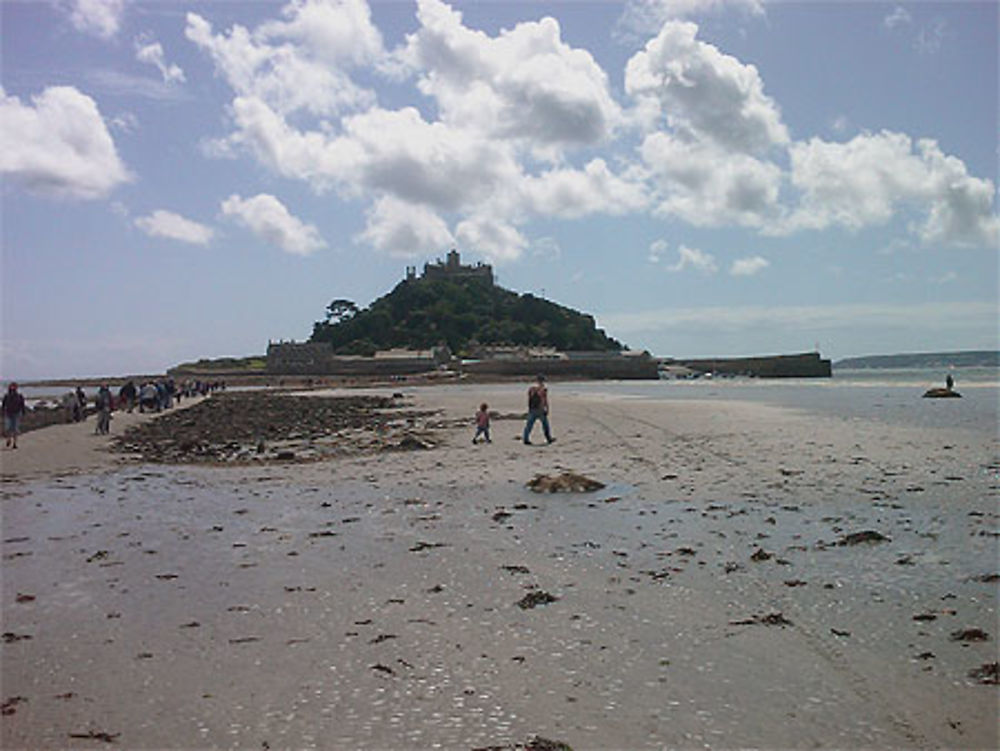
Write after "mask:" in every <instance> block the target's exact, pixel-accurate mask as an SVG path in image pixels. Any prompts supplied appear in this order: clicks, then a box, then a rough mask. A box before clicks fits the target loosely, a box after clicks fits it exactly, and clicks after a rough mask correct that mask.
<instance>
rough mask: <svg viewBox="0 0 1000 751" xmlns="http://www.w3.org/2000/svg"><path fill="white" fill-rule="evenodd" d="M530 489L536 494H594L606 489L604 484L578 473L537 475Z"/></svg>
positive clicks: (529, 483) (530, 481) (531, 482)
mask: <svg viewBox="0 0 1000 751" xmlns="http://www.w3.org/2000/svg"><path fill="white" fill-rule="evenodd" d="M528 487H529V488H531V489H532V490H533V491H535V492H536V493H592V492H593V491H595V490H600V489H601V488H603V487H604V483H603V482H598V481H597V480H592V479H590V478H589V477H584V476H583V475H579V474H577V473H576V472H563V473H562V474H559V475H535V477H534V478H533V479H531V480H529V481H528Z"/></svg>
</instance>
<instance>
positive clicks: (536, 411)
mask: <svg viewBox="0 0 1000 751" xmlns="http://www.w3.org/2000/svg"><path fill="white" fill-rule="evenodd" d="M536 420H541V422H542V432H543V433H545V440H546V441H547V442H548V443H552V442H553V441H555V438H553V437H552V433H551V432H550V431H549V390H548V389H547V388H545V376H543V375H539V376H538V378H537V379H536V382H535V385H534V386H532V387H531V388H529V389H528V421H527V422H526V423H525V425H524V443H525V445H526V446H530V445H531V429H532V428H534V427H535V421H536Z"/></svg>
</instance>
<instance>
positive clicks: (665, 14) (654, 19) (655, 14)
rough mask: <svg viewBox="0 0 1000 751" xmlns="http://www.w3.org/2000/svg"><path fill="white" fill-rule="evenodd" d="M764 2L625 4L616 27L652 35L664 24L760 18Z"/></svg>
mask: <svg viewBox="0 0 1000 751" xmlns="http://www.w3.org/2000/svg"><path fill="white" fill-rule="evenodd" d="M764 4H765V3H764V0H628V2H626V3H625V9H624V10H623V11H622V16H621V18H620V19H619V21H618V25H619V26H620V27H622V28H624V29H626V30H628V31H633V32H639V33H642V32H650V31H651V32H653V33H655V32H656V31H657V30H659V28H660V27H661V26H662V25H663V24H664V22H666V21H670V20H674V19H680V18H694V17H696V16H706V15H711V14H717V13H722V12H724V11H728V10H736V11H740V12H743V13H746V14H749V15H754V16H762V15H764Z"/></svg>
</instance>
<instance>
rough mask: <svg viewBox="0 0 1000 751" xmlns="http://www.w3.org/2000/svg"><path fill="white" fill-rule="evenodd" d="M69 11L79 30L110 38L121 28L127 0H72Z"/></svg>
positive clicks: (71, 19) (70, 17)
mask: <svg viewBox="0 0 1000 751" xmlns="http://www.w3.org/2000/svg"><path fill="white" fill-rule="evenodd" d="M69 11H70V15H69V19H70V21H71V22H72V24H73V26H74V27H75V28H76V30H77V31H82V32H84V33H86V34H94V35H95V36H98V37H100V38H102V39H110V38H111V37H113V36H114V35H115V34H117V33H118V30H119V29H120V28H121V22H122V15H123V13H124V12H125V0H72V2H71V3H70V6H69Z"/></svg>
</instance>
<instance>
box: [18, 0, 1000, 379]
mask: <svg viewBox="0 0 1000 751" xmlns="http://www.w3.org/2000/svg"><path fill="white" fill-rule="evenodd" d="M998 6H1000V4H998V3H997V2H995V0H990V1H988V2H941V3H936V2H904V3H899V2H885V3H883V2H846V1H845V2H805V1H803V2H794V1H793V2H768V1H767V0H628V1H627V2H598V1H593V2H570V1H569V0H563V1H562V2H553V3H549V2H499V1H498V2H489V1H487V2H452V3H448V2H444V1H443V0H414V1H412V2H411V1H409V0H392V1H388V0H368V2H365V0H290V1H289V2H270V1H269V0H253V1H252V2H241V0H213V1H212V2H184V1H183V0H159V1H158V2H144V1H143V0H134V1H133V0H30V1H28V2H17V1H16V0H0V14H2V15H0V33H2V39H0V42H2V50H0V54H2V61H0V63H2V64H0V86H2V91H0V176H2V185H0V200H2V207H0V208H2V215H0V222H2V230H0V231H2V243H3V248H2V266H0V272H2V273H0V277H2V281H0V284H2V287H0V290H2V300H0V334H2V342H0V377H3V378H4V379H10V378H18V379H22V380H28V379H38V378H50V377H73V376H100V375H111V374H125V373H143V372H158V371H163V370H164V369H166V368H168V367H171V366H173V365H175V364H177V363H180V362H184V361H190V360H196V359H199V358H202V357H222V356H247V355H254V354H262V353H264V352H265V351H266V348H267V344H268V342H269V341H272V340H273V341H277V340H286V341H287V340H291V339H294V340H299V341H301V340H304V339H307V338H308V336H309V334H310V333H311V330H312V324H313V322H314V321H317V320H321V319H322V318H323V315H324V310H325V308H326V306H327V305H328V304H329V303H330V301H332V300H334V299H337V298H347V299H350V300H353V301H355V302H356V303H357V304H358V305H359V306H362V307H363V306H365V305H368V304H369V303H371V302H372V301H373V300H374V299H376V298H378V297H380V296H381V295H383V294H385V293H387V292H388V291H389V290H391V289H392V288H393V287H394V286H395V285H396V284H397V283H398V282H399V281H400V280H401V279H402V278H403V277H404V274H405V267H406V266H407V265H417V266H420V265H422V264H423V263H424V262H428V261H434V260H435V259H437V258H441V257H443V256H444V255H445V254H446V253H447V252H448V250H450V249H451V248H456V249H457V250H459V252H460V253H461V254H462V258H463V261H465V262H478V261H483V262H487V263H491V264H493V266H494V270H495V273H496V275H497V277H498V280H499V283H500V284H501V285H502V286H504V287H507V288H508V289H513V290H516V291H518V292H531V293H533V294H536V295H541V296H544V297H546V298H547V299H550V300H553V301H555V302H558V303H560V304H563V305H567V306H570V307H573V308H576V309H579V310H583V311H586V312H589V313H591V314H593V315H594V316H595V317H596V319H597V321H598V324H599V325H600V326H601V327H603V328H604V329H605V330H606V332H607V333H608V334H609V335H611V336H613V337H615V338H617V339H619V340H620V341H622V342H623V343H625V344H626V345H628V346H629V347H630V348H632V349H648V350H649V351H650V352H652V353H653V354H655V355H658V356H664V357H698V356H740V355H756V354H778V353H791V352H803V351H812V350H814V349H817V348H818V349H819V351H820V352H821V353H822V354H823V355H824V356H826V357H832V358H833V359H838V358H842V357H849V356H858V355H864V354H877V353H895V352H929V351H940V350H963V349H996V348H998V284H1000V278H998V258H1000V219H998V194H997V183H998V175H997V165H998V159H1000V150H998V134H1000V126H998V111H1000V108H998V89H1000V86H998V49H997V45H998V37H1000V26H998Z"/></svg>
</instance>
